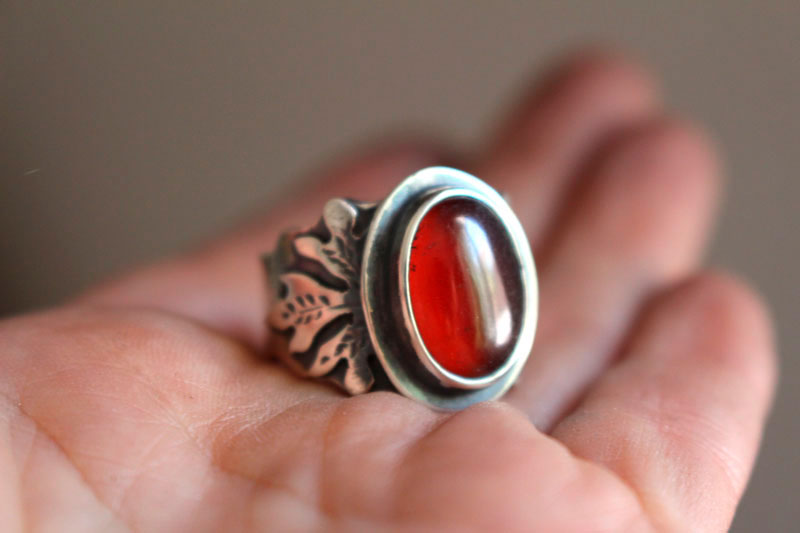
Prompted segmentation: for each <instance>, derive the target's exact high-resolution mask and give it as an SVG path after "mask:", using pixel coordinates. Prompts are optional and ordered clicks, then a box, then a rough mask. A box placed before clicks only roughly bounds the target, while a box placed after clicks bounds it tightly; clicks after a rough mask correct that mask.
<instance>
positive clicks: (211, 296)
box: [78, 143, 444, 346]
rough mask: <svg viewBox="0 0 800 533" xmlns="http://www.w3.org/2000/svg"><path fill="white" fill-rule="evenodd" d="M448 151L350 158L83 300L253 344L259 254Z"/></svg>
mask: <svg viewBox="0 0 800 533" xmlns="http://www.w3.org/2000/svg"><path fill="white" fill-rule="evenodd" d="M443 153H444V150H443V149H441V148H438V147H435V146H433V145H422V144H409V143H405V144H401V145H394V146H390V147H385V148H381V149H377V150H373V151H372V152H371V153H369V154H367V155H364V154H360V155H356V156H354V157H350V158H347V159H346V160H344V161H343V162H341V163H339V164H338V165H335V166H334V167H333V169H332V170H330V171H328V172H325V173H322V174H321V175H319V176H317V177H315V178H314V179H312V180H310V183H307V184H304V185H303V186H301V187H296V189H295V190H294V191H293V192H291V193H288V194H287V193H286V192H283V193H279V194H282V195H283V196H282V197H285V198H286V201H282V202H279V201H277V200H273V204H274V205H273V209H272V210H271V211H270V212H269V213H268V214H267V215H265V216H260V217H257V218H255V219H254V220H252V221H250V222H249V223H247V224H245V225H243V226H241V227H239V228H237V229H235V230H233V231H232V232H230V233H228V234H227V235H224V236H222V237H220V238H217V239H215V240H213V241H211V242H210V243H208V244H205V245H203V246H201V247H200V248H198V249H196V250H193V251H190V252H188V253H182V254H179V255H177V256H175V257H173V258H170V259H167V260H164V261H161V262H159V263H156V264H155V265H152V266H149V267H146V268H143V269H139V270H136V271H134V272H132V273H130V274H128V275H126V276H123V277H122V278H120V279H116V280H113V281H110V282H108V283H105V284H103V285H101V286H99V287H96V288H95V289H93V290H91V291H89V292H88V293H87V294H85V295H82V296H81V297H80V298H79V299H78V301H79V302H89V303H92V304H100V305H126V306H144V307H152V308H156V309H161V310H166V311H169V312H173V313H177V314H180V315H183V316H187V317H190V318H192V319H195V320H197V321H199V322H201V323H203V324H205V325H207V326H209V327H211V328H212V329H215V330H216V331H220V332H222V333H225V334H229V335H231V336H234V337H236V338H238V339H240V340H242V341H243V342H245V343H247V344H249V345H251V346H261V345H262V343H263V341H264V337H265V329H266V328H265V327H264V324H263V320H264V316H265V314H266V309H265V308H264V305H265V304H264V301H265V290H266V289H265V285H264V279H263V278H264V273H263V272H262V266H261V262H260V261H259V257H260V256H261V255H262V254H264V253H266V252H269V251H270V250H271V249H272V248H273V247H274V246H275V243H276V241H277V236H278V235H279V233H280V232H282V231H284V230H286V229H287V228H290V227H293V226H295V227H303V226H310V225H312V224H314V222H316V220H317V219H318V218H319V216H320V215H321V213H322V207H323V205H324V204H325V202H326V201H327V200H328V199H330V198H333V197H353V198H357V199H359V200H364V201H371V200H378V199H380V198H382V197H383V196H385V195H386V194H387V192H388V191H389V190H390V189H391V188H392V187H393V186H394V185H395V184H396V183H397V182H398V181H400V180H401V179H402V178H404V177H406V176H408V175H409V174H411V173H413V172H415V171H417V170H419V169H420V168H423V167H426V166H430V165H433V164H437V163H440V162H441V161H442V159H443V158H444V156H443V155H442V154H443Z"/></svg>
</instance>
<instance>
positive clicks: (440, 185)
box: [361, 167, 538, 410]
mask: <svg viewBox="0 0 800 533" xmlns="http://www.w3.org/2000/svg"><path fill="white" fill-rule="evenodd" d="M458 197H464V198H470V199H473V200H476V201H478V202H480V203H481V204H483V205H484V206H486V207H487V208H489V209H490V210H491V211H492V213H493V214H494V215H495V216H497V218H498V219H499V221H500V222H501V223H502V225H503V227H504V228H505V231H506V232H507V236H508V237H509V240H510V242H511V244H512V248H513V250H514V253H515V255H516V258H517V260H518V262H519V265H520V269H521V273H520V275H521V280H522V289H523V293H524V294H523V306H522V313H523V316H522V317H521V329H520V332H519V335H518V338H517V342H516V344H515V345H514V348H513V349H512V352H511V354H510V355H509V357H508V359H507V360H506V361H505V362H504V363H503V365H502V366H501V367H500V368H498V369H497V370H495V371H494V372H492V373H491V374H489V375H487V376H482V377H480V378H466V377H463V376H460V375H457V374H454V373H452V372H450V371H448V370H446V369H445V368H443V367H442V366H441V365H440V364H439V363H437V362H436V360H435V359H434V358H433V357H432V356H431V354H430V353H429V352H428V350H427V349H426V347H425V344H424V342H423V341H422V338H421V336H420V334H419V330H418V328H417V324H416V322H415V319H414V313H413V310H412V307H411V301H410V296H409V291H408V264H409V257H410V251H411V242H412V240H413V238H414V235H415V233H416V230H417V227H418V226H419V223H420V221H421V220H422V218H423V217H424V216H425V214H427V212H428V211H429V210H430V209H431V208H432V207H433V206H435V205H437V204H438V203H440V202H442V201H444V200H446V199H450V198H458ZM361 298H362V305H363V310H364V317H365V319H366V324H367V329H368V331H369V335H370V339H371V341H372V346H373V349H374V350H375V353H376V355H377V357H378V358H379V360H380V362H381V365H382V367H383V368H384V370H385V371H386V374H387V376H388V377H389V379H390V380H391V382H392V384H393V385H394V386H395V387H396V388H397V389H398V391H399V392H401V393H402V394H404V395H406V396H408V397H410V398H413V399H415V400H417V401H420V402H422V403H425V404H427V405H429V406H431V407H434V408H438V409H445V410H455V409H463V408H464V407H467V406H469V405H471V404H473V403H477V402H480V401H486V400H492V399H496V398H499V397H500V396H502V395H503V394H504V393H505V392H506V391H507V390H508V389H509V388H510V387H511V386H512V385H513V384H514V382H515V381H516V380H517V378H518V377H519V373H520V372H521V370H522V367H523V366H524V364H525V361H526V360H527V358H528V355H529V353H530V350H531V348H532V346H533V340H534V336H535V333H536V322H537V316H538V283H537V277H536V267H535V264H534V260H533V255H532V253H531V250H530V245H529V244H528V240H527V237H526V235H525V231H524V230H523V228H522V225H521V224H520V222H519V220H518V219H517V217H516V215H515V214H514V213H513V211H512V210H511V207H510V206H509V205H508V203H507V202H506V201H505V200H504V199H503V197H502V196H501V195H500V194H498V193H497V191H495V190H494V189H493V188H492V187H490V186H489V185H487V184H486V183H484V182H483V181H481V180H479V179H478V178H476V177H474V176H471V175H470V174H467V173H466V172H462V171H459V170H455V169H452V168H447V167H431V168H426V169H423V170H421V171H419V172H417V173H415V174H413V175H411V176H410V177H408V178H407V179H406V180H404V181H403V182H402V183H401V184H400V185H398V186H397V187H396V188H395V189H394V191H392V193H391V194H390V195H389V196H388V197H387V198H386V199H385V200H384V201H383V202H382V203H381V204H380V205H379V207H378V209H377V211H376V212H375V215H374V217H373V219H372V221H371V223H370V227H369V231H368V233H367V237H366V241H365V244H364V251H363V260H362V270H361ZM398 310H399V312H398Z"/></svg>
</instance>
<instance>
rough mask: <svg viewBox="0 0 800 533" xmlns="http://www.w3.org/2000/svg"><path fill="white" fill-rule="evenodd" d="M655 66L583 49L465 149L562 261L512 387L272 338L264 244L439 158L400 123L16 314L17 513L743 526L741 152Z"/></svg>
mask: <svg viewBox="0 0 800 533" xmlns="http://www.w3.org/2000/svg"><path fill="white" fill-rule="evenodd" d="M654 85H655V84H654V82H653V81H652V80H651V78H650V77H649V76H648V75H647V74H646V73H645V72H644V71H643V70H642V69H641V68H640V67H638V66H636V65H634V64H633V63H631V62H630V61H629V60H627V59H624V58H621V57H619V56H618V55H615V54H611V53H602V52H597V51H593V52H584V53H582V54H578V56H577V57H576V58H573V59H571V60H569V61H567V62H566V64H565V65H564V66H561V67H559V68H558V69H556V71H555V72H554V74H552V75H551V76H550V77H549V79H548V80H546V82H545V83H544V84H541V85H538V89H537V90H535V91H532V94H531V95H526V96H525V98H523V102H522V103H521V104H519V105H518V106H516V107H515V108H514V110H513V111H512V112H511V113H510V119H509V120H507V121H506V123H505V126H503V127H502V128H500V130H499V131H498V132H497V133H496V134H495V135H494V136H493V140H492V141H491V142H490V143H488V146H487V148H485V149H483V150H479V151H477V152H476V153H474V154H472V155H469V156H468V157H464V158H462V159H461V163H459V165H460V166H462V167H463V168H465V169H467V170H471V171H473V172H475V173H476V174H477V175H478V176H480V177H482V178H484V179H486V180H487V181H489V182H490V183H491V184H493V185H494V186H495V187H496V188H498V189H499V190H501V191H504V192H506V193H508V194H509V195H510V198H511V201H512V206H513V207H514V208H515V210H516V211H517V213H518V214H519V216H520V219H521V220H522V221H523V223H524V224H525V226H526V228H527V230H528V232H529V235H530V238H531V242H532V245H533V247H534V251H535V255H536V258H537V263H538V268H539V274H540V284H541V312H540V327H539V333H538V336H537V341H536V345H535V347H534V351H533V353H532V355H531V359H530V361H529V363H528V366H527V367H526V369H525V371H524V373H523V375H522V376H521V379H520V381H519V383H518V384H517V386H516V387H515V388H514V389H513V390H512V391H511V392H510V393H509V394H508V395H507V397H506V398H505V399H504V400H503V401H499V402H492V403H487V404H482V405H477V406H474V407H472V408H470V409H467V410H465V411H462V412H459V413H454V414H453V413H450V414H447V413H436V412H432V411H430V410H429V409H427V408H425V407H423V406H421V405H418V404H416V403H414V402H412V401H410V400H407V399H405V398H403V397H401V396H399V395H396V394H392V393H373V394H367V395H364V396H359V397H353V398H347V397H345V396H343V395H341V394H339V393H338V392H337V391H335V390H334V389H332V388H330V387H327V386H325V385H320V384H316V383H313V382H310V381H307V380H302V379H298V378H296V377H294V376H292V375H291V374H290V373H289V372H287V371H286V370H285V369H283V368H282V367H280V366H278V365H275V364H272V363H269V362H265V361H264V360H263V358H261V357H259V356H258V355H257V354H258V353H259V352H260V347H261V346H263V344H264V341H265V338H264V335H265V334H264V328H263V317H264V316H265V315H264V309H263V305H264V304H263V301H262V294H263V287H262V286H261V283H262V278H261V273H260V271H259V268H260V266H259V263H258V261H257V260H256V258H257V257H258V255H259V254H260V253H261V252H263V251H264V250H265V249H267V248H269V247H270V246H272V243H274V241H275V237H276V236H277V234H278V232H279V231H280V230H281V229H282V228H284V227H286V226H288V225H293V224H298V225H305V224H309V223H313V222H314V221H315V220H316V218H317V217H318V216H319V213H320V210H321V207H322V204H323V203H324V201H325V200H326V199H327V198H329V197H332V196H352V197H357V198H360V199H365V200H368V199H378V198H380V197H381V196H382V195H384V194H385V193H386V192H387V191H388V190H390V189H391V188H392V187H393V186H394V184H396V183H397V182H398V181H399V180H400V179H402V178H403V177H405V176H406V175H408V174H410V173H411V172H413V171H415V170H417V169H419V168H421V167H423V166H426V165H429V164H434V163H439V162H442V159H443V157H442V153H443V152H442V150H441V149H439V148H437V147H436V146H435V145H433V147H431V145H426V144H424V143H418V142H414V143H409V142H401V143H397V144H396V145H392V146H388V147H383V148H379V149H374V150H371V151H369V152H368V153H366V154H364V153H361V154H358V155H351V156H350V157H347V158H344V159H343V160H341V161H339V162H337V163H334V164H332V165H331V166H330V168H329V169H328V170H325V171H322V172H320V173H319V174H318V176H317V179H316V182H315V183H314V184H313V185H305V186H304V187H305V188H300V189H297V190H296V191H294V192H293V193H292V194H291V195H290V196H291V200H289V197H286V198H280V199H276V201H275V202H274V203H275V205H276V207H275V208H273V209H272V210H271V211H270V212H269V213H268V214H267V215H266V216H262V217H259V218H256V219H255V220H253V221H252V222H250V223H249V224H247V225H245V226H243V227H241V228H239V229H237V230H235V231H233V232H230V233H229V234H227V235H225V236H222V237H221V238H219V239H216V240H214V241H213V242H211V243H210V244H207V245H205V246H203V247H201V248H199V249H196V250H194V251H191V252H188V253H183V254H178V255H175V256H174V257H172V258H168V259H165V260H164V261H162V262H160V263H158V264H155V265H152V266H149V267H145V268H141V269H138V270H136V271H134V272H132V273H130V274H127V275H125V276H123V277H121V278H119V279H117V280H113V281H110V282H107V283H105V284H103V285H101V286H99V287H96V288H94V289H92V290H91V291H89V292H88V293H86V294H83V295H81V296H80V297H78V298H77V299H75V300H74V301H71V302H69V303H67V304H65V305H62V306H60V307H57V308H54V309H52V310H46V311H41V312H38V313H34V314H30V315H26V316H20V317H16V318H11V319H7V320H4V321H2V322H0V393H1V394H0V530H2V531H8V532H13V531H23V530H30V531H59V532H64V531H82V532H83V531H148V532H150V531H193V532H197V531H220V530H226V531H284V530H286V531H307V530H310V531H315V530H326V531H350V530H370V531H372V530H392V531H395V530H396V531H416V530H436V531H439V530H444V531H447V530H454V531H455V530H457V531H470V530H475V531H480V530H486V531H488V530H491V531H548V532H554V531H580V532H586V531H615V532H616V531H653V530H656V531H724V530H725V529H726V528H727V527H728V526H729V524H730V522H731V520H732V517H733V513H734V511H735V508H736V505H737V503H738V501H739V499H740V498H741V495H742V491H743V490H744V487H745V485H746V482H747V479H748V476H749V474H750V471H751V468H752V466H753V461H754V457H755V454H756V451H757V448H758V444H759V439H760V436H761V432H762V429H763V424H764V419H765V416H766V414H767V411H768V407H769V404H770V401H771V397H772V394H773V387H774V381H775V360H774V349H773V345H772V338H771V325H770V320H769V317H768V316H767V312H766V311H765V308H764V305H763V304H762V303H761V302H760V300H759V298H758V297H757V296H756V295H755V294H754V292H753V291H752V289H749V288H748V287H747V286H746V285H745V284H744V283H743V282H741V281H738V280H736V279H735V278H733V277H731V276H730V275H728V274H724V273H719V272H709V271H701V270H698V268H699V267H698V265H699V262H700V260H701V254H702V252H703V249H704V246H705V240H706V237H707V235H708V231H709V226H710V223H711V220H712V218H713V211H714V205H715V202H716V198H717V194H718V192H717V189H718V182H719V180H718V174H719V170H718V164H717V162H716V160H715V158H714V156H713V150H712V149H711V147H710V146H709V143H708V141H707V140H706V139H705V138H704V137H703V135H702V134H700V133H699V132H698V130H697V129H696V128H694V127H692V126H689V125H687V124H686V123H684V122H682V121H678V120H676V119H673V118H667V115H666V112H665V111H664V109H663V108H662V106H661V104H660V103H659V99H658V98H657V96H656V89H655V87H654ZM444 162H446V163H449V161H444Z"/></svg>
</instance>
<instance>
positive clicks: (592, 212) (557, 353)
mask: <svg viewBox="0 0 800 533" xmlns="http://www.w3.org/2000/svg"><path fill="white" fill-rule="evenodd" d="M717 178H718V172H717V166H716V162H715V158H714V156H713V155H712V151H711V149H710V147H709V144H708V142H707V141H706V140H705V139H704V137H703V136H702V135H700V134H699V133H698V132H697V131H696V130H694V129H692V128H690V127H688V126H686V125H683V124H680V123H677V122H674V121H668V120H658V121H655V122H653V123H651V124H648V125H646V126H644V127H641V128H638V129H635V130H633V131H632V132H630V133H628V134H627V135H626V136H624V137H623V138H621V139H620V140H619V141H618V142H617V143H615V144H614V145H612V146H610V147H609V148H608V152H607V153H606V154H604V157H603V158H602V159H601V161H600V162H599V163H598V164H597V165H596V166H595V167H594V168H593V169H591V170H590V172H589V175H588V176H587V177H586V182H585V184H584V188H583V189H582V190H581V191H579V193H578V194H577V196H576V198H575V200H574V202H573V204H572V205H571V206H570V207H569V208H568V209H567V210H566V211H565V212H564V214H563V217H562V220H563V222H562V224H561V226H560V231H559V232H558V233H556V234H555V235H554V236H553V243H552V247H551V249H550V250H548V251H547V253H545V254H543V255H540V272H541V275H540V297H541V311H540V322H539V330H538V332H537V339H536V344H535V346H534V351H533V353H532V354H531V357H530V359H529V360H528V363H527V365H526V367H525V370H524V371H523V374H522V376H521V378H520V381H519V383H518V384H517V386H516V388H515V389H513V390H512V391H511V393H510V394H509V396H508V400H509V401H510V402H511V403H512V404H514V405H516V406H517V407H519V408H520V409H522V410H524V411H526V412H528V414H529V415H530V416H531V419H532V420H533V422H534V424H536V425H537V426H538V427H539V428H541V429H545V430H546V429H547V428H549V427H550V426H551V425H552V423H553V422H554V421H555V420H556V419H557V418H558V416H559V414H560V413H561V412H562V411H563V410H564V409H565V408H566V407H568V406H569V405H570V403H572V402H573V401H574V400H575V398H576V397H578V395H580V393H581V391H582V390H583V389H584V387H585V386H586V385H588V384H589V383H590V382H591V381H592V380H594V379H595V377H596V376H597V375H599V373H600V372H601V371H602V370H603V369H604V368H605V367H606V365H607V364H608V362H609V359H610V358H611V356H612V355H613V353H614V351H615V350H616V347H617V345H618V344H619V342H620V340H621V339H622V338H623V337H624V335H625V333H626V331H627V329H628V327H629V324H630V322H631V320H632V318H633V316H634V315H635V313H636V310H637V308H638V307H639V306H640V304H641V302H642V301H643V300H644V299H645V298H647V297H648V295H650V294H651V293H652V292H653V291H654V290H657V289H659V288H660V287H662V286H663V285H664V284H667V283H670V282H672V281H674V280H676V279H678V278H680V277H682V276H684V275H686V274H687V273H688V272H689V271H690V270H691V269H693V268H694V267H695V266H696V264H697V262H698V260H699V256H700V254H701V250H702V249H703V245H704V243H705V240H706V237H707V234H708V229H709V225H710V220H711V218H712V217H711V215H712V211H713V206H714V204H715V203H716V197H717V182H718V179H717Z"/></svg>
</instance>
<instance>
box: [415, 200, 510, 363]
mask: <svg viewBox="0 0 800 533" xmlns="http://www.w3.org/2000/svg"><path fill="white" fill-rule="evenodd" d="M408 283H409V292H410V296H411V307H412V313H413V315H414V320H415V322H416V324H417V329H418V330H419V333H420V336H421V337H422V341H423V343H424V344H425V347H426V348H427V349H428V352H429V353H430V354H431V356H432V357H433V358H434V359H435V360H436V361H437V362H438V363H439V364H440V365H441V366H442V367H443V368H445V369H446V370H448V371H450V372H452V373H454V374H457V375H459V376H463V377H467V378H476V377H481V376H485V375H488V374H490V373H492V372H493V371H495V370H496V369H498V368H499V367H500V366H501V365H502V364H503V363H504V362H505V361H506V360H507V359H508V357H509V355H510V354H511V351H512V350H513V348H514V344H515V342H516V340H517V336H518V335H519V330H520V316H521V311H522V279H521V274H520V266H519V261H518V259H517V255H516V254H515V252H514V249H513V245H512V243H511V240H510V238H509V236H508V234H507V232H506V231H505V230H504V228H503V225H502V223H501V222H500V220H499V219H498V218H497V216H496V215H495V214H494V213H493V212H492V211H491V210H490V209H489V208H488V207H486V206H485V205H484V204H482V203H480V202H478V201H476V200H473V199H470V198H452V199H447V200H444V201H442V202H441V203H438V204H436V205H434V206H433V207H432V208H431V209H430V211H428V213H426V214H425V216H424V217H423V218H422V221H421V222H420V224H419V227H418V229H417V233H416V235H415V236H414V240H413V243H412V249H411V254H410V258H409V274H408Z"/></svg>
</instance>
